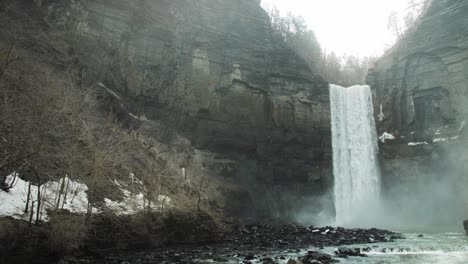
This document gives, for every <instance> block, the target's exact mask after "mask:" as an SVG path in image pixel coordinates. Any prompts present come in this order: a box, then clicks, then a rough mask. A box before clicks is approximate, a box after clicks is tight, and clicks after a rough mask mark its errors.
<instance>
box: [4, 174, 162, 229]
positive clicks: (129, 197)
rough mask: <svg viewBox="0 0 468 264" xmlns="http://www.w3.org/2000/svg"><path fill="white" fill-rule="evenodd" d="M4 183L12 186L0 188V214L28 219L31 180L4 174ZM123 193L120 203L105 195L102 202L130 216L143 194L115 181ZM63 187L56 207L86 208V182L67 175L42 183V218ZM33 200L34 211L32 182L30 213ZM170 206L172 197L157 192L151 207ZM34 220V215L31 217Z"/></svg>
mask: <svg viewBox="0 0 468 264" xmlns="http://www.w3.org/2000/svg"><path fill="white" fill-rule="evenodd" d="M130 178H131V180H132V184H134V183H136V184H140V185H142V184H143V183H142V182H141V181H139V180H138V179H137V178H136V177H135V175H133V174H131V175H130ZM6 183H7V185H8V186H13V187H12V188H11V189H9V190H8V191H1V190H0V217H1V216H12V217H14V218H17V219H23V220H28V219H29V213H24V211H25V207H26V201H27V197H28V189H29V185H30V183H29V182H28V181H24V180H22V179H21V178H19V175H18V174H17V173H13V174H11V175H9V176H7V179H6ZM114 183H115V184H116V185H117V186H118V187H119V188H120V190H121V191H122V193H123V194H124V199H123V201H121V202H117V201H112V200H110V199H107V198H105V199H104V202H105V205H106V207H107V208H108V209H110V210H112V211H113V212H115V213H116V214H118V215H131V214H135V213H137V212H139V211H141V210H143V209H145V197H144V195H143V194H142V193H136V194H135V193H131V192H130V191H128V190H126V189H124V187H123V186H122V185H121V184H120V183H118V182H117V181H114ZM62 184H63V186H64V189H63V192H62V194H61V195H60V202H59V206H58V208H59V209H66V210H69V211H70V212H72V213H81V214H84V213H87V211H88V195H87V190H88V187H87V186H86V184H83V183H79V182H77V181H73V180H71V179H70V178H68V177H65V178H62V179H60V180H59V181H58V182H56V181H49V182H47V183H45V184H43V185H41V188H40V192H41V202H42V206H41V213H40V214H41V220H44V221H47V220H49V216H48V215H47V209H51V210H54V209H56V208H57V203H58V197H59V195H58V193H59V190H60V189H61V187H62ZM33 202H34V207H33V210H34V211H36V208H37V185H33V184H31V192H30V201H29V206H28V207H29V212H31V207H32V203H33ZM168 207H171V199H170V198H169V197H167V196H165V195H158V198H157V201H156V202H153V204H152V209H155V210H162V209H163V208H168ZM92 212H93V213H97V212H99V210H98V209H96V208H93V209H92ZM34 219H35V218H34Z"/></svg>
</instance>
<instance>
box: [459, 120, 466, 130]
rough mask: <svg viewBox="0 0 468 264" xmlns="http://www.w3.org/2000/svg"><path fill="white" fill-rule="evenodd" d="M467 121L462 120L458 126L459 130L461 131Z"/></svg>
mask: <svg viewBox="0 0 468 264" xmlns="http://www.w3.org/2000/svg"><path fill="white" fill-rule="evenodd" d="M465 125H466V122H465V121H462V122H461V124H460V127H459V128H458V132H461V131H462V130H463V129H464V128H465Z"/></svg>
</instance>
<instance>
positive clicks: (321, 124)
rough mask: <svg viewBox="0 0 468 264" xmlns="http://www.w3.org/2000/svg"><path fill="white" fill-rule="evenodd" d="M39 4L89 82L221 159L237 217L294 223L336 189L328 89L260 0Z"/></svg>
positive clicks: (217, 165) (214, 166)
mask: <svg viewBox="0 0 468 264" xmlns="http://www.w3.org/2000/svg"><path fill="white" fill-rule="evenodd" d="M35 2H36V4H37V6H39V7H40V9H41V12H43V13H44V14H45V16H46V21H47V22H48V24H49V25H50V26H52V27H54V28H57V29H59V30H65V31H67V32H69V33H70V34H71V35H72V36H73V37H72V41H73V42H74V46H75V48H74V50H72V51H70V52H71V53H73V54H78V55H79V56H77V57H78V58H79V60H80V61H79V64H80V65H81V66H80V71H79V74H80V75H81V76H83V77H86V78H88V79H92V80H96V81H99V82H102V83H103V84H104V85H105V86H106V87H109V88H110V89H112V90H113V91H116V92H117V93H119V94H120V95H122V97H124V100H125V103H126V106H127V107H128V109H129V111H130V112H131V113H132V114H133V115H135V116H138V117H139V118H140V119H150V120H158V121H160V122H163V123H165V124H167V125H170V126H172V127H173V128H174V129H175V130H176V131H178V132H179V133H181V134H183V135H184V136H186V137H187V138H188V139H190V141H191V142H192V144H193V145H194V146H196V147H197V148H199V149H202V150H208V151H210V152H212V153H214V158H213V159H212V160H210V161H209V162H208V163H207V164H204V165H205V166H206V168H208V169H209V170H210V171H211V172H212V173H213V174H215V175H217V176H218V177H220V178H221V179H222V180H225V181H226V182H232V183H234V184H235V185H237V186H238V187H239V188H240V191H236V192H233V193H232V194H226V195H227V196H228V201H229V202H230V204H229V206H227V208H229V209H230V211H231V213H232V214H234V215H240V216H243V217H246V218H257V217H279V216H282V217H291V216H293V215H294V214H296V213H297V212H298V211H300V210H301V208H300V207H299V206H303V205H304V204H309V203H308V202H307V203H306V202H300V201H306V200H307V201H308V199H309V198H311V197H314V196H317V195H322V194H324V193H325V192H326V191H327V190H328V189H329V187H330V185H331V179H332V177H331V175H332V173H331V153H330V152H331V146H330V144H331V143H330V105H329V92H328V84H327V83H326V82H325V81H324V80H323V79H321V78H319V77H317V76H316V75H314V72H312V71H311V69H309V67H308V66H307V64H306V63H305V62H304V61H303V60H302V59H301V58H299V57H298V56H297V55H296V54H295V53H294V52H293V51H292V50H291V49H289V48H287V46H286V45H285V43H284V42H283V41H282V39H281V38H280V37H278V36H276V35H275V34H274V33H273V31H272V30H271V27H270V24H269V18H268V15H267V14H266V12H265V11H264V10H263V9H262V8H261V7H260V3H259V1H258V0H235V1H224V0H199V1H191V0H181V1H172V0H160V1H150V0H147V1H126V0H117V1H115V0H112V1H111V0H88V1H75V0H69V1H35ZM158 136H160V135H155V137H158ZM310 206H312V207H317V205H314V204H310Z"/></svg>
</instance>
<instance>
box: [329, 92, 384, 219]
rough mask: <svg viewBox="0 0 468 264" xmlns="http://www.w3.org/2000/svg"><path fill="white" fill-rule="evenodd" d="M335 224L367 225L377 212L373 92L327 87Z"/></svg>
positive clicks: (376, 150)
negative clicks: (328, 89)
mask: <svg viewBox="0 0 468 264" xmlns="http://www.w3.org/2000/svg"><path fill="white" fill-rule="evenodd" d="M330 101H331V102H330V103H331V120H332V144H333V174H334V181H335V182H334V201H335V212H336V224H337V225H343V226H354V227H358V226H359V227H361V226H368V225H372V224H373V220H375V217H377V216H378V212H377V211H378V210H379V209H380V175H379V170H378V166H377V152H378V145H377V135H376V130H375V122H374V109H373V104H372V92H371V90H370V87H369V86H367V85H362V86H360V85H358V86H352V87H349V88H344V87H341V86H338V85H330Z"/></svg>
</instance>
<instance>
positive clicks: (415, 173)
mask: <svg viewBox="0 0 468 264" xmlns="http://www.w3.org/2000/svg"><path fill="white" fill-rule="evenodd" d="M467 28H468V3H467V2H466V1H463V0H443V1H432V3H431V4H430V5H429V6H428V8H427V10H425V11H424V13H423V15H422V17H421V18H420V19H419V21H418V22H417V23H416V25H415V26H414V27H413V28H410V29H409V30H408V32H407V33H406V34H405V35H404V36H403V37H402V38H401V39H400V40H399V41H398V42H397V44H396V45H395V46H394V47H393V48H392V49H391V50H389V51H388V52H387V53H386V54H385V55H384V56H383V57H382V58H381V59H380V60H379V61H378V62H377V63H376V65H375V67H374V69H373V70H372V71H371V72H370V73H369V75H368V83H369V84H370V85H371V86H372V88H373V91H374V101H375V103H374V106H375V108H376V111H375V113H376V120H377V121H376V124H377V130H378V133H379V135H382V134H383V133H384V132H388V133H391V134H393V135H394V136H395V138H396V139H394V140H387V141H385V143H381V144H380V149H381V153H380V156H381V165H382V166H381V167H382V171H383V176H384V183H385V185H386V187H387V188H385V189H386V190H387V193H389V194H390V195H399V194H400V193H401V191H402V190H403V189H404V190H406V195H403V196H404V197H405V198H407V201H412V200H413V201H417V200H419V201H421V199H423V200H422V201H425V202H423V204H424V203H425V205H427V204H429V203H435V204H432V205H430V206H425V205H424V206H421V208H420V209H418V210H419V211H423V210H427V211H428V213H429V214H430V215H431V217H432V219H429V221H432V223H431V224H435V223H438V224H440V223H441V222H443V223H445V224H447V223H448V222H450V223H453V222H452V221H455V222H456V221H457V219H455V217H460V214H463V213H462V211H463V210H466V203H465V202H464V201H462V200H461V199H463V197H464V196H465V195H464V194H463V193H464V191H462V189H460V188H462V187H461V185H460V184H461V183H462V182H463V183H465V182H466V176H465V174H466V168H465V165H464V164H466V162H467V161H468V157H467V155H466V153H465V151H464V149H465V148H466V134H467V131H466V129H465V124H466V120H467V117H468V115H467V114H468V112H467V111H468V108H467V102H468V101H467V99H468V34H467V31H466V29H467ZM442 177H443V178H442ZM455 196H456V197H455ZM409 197H412V198H409ZM431 197H432V198H434V199H431ZM451 199H453V200H451ZM454 201H455V202H454ZM414 203H415V204H414V207H415V208H416V207H417V205H416V203H417V202H414ZM437 207H439V208H445V210H446V214H445V215H444V216H441V215H440V214H439V213H440V212H437V209H435V208H437ZM454 208H457V209H455V210H453V209H454ZM462 208H464V209H462ZM453 211H458V213H456V212H453ZM467 212H468V211H467ZM454 214H456V216H454ZM426 216H427V215H426ZM450 218H451V219H450ZM426 219H427V217H426ZM458 220H460V219H458ZM437 221H438V222H437Z"/></svg>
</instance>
